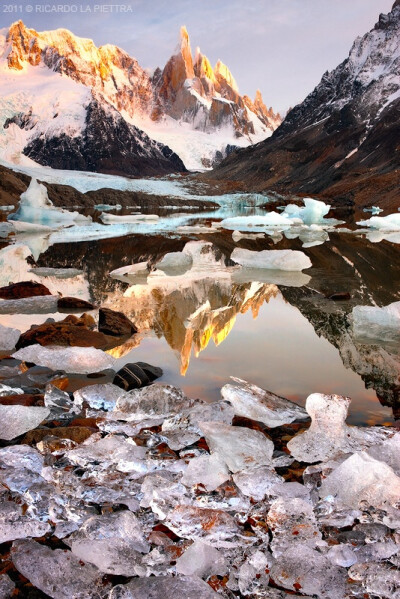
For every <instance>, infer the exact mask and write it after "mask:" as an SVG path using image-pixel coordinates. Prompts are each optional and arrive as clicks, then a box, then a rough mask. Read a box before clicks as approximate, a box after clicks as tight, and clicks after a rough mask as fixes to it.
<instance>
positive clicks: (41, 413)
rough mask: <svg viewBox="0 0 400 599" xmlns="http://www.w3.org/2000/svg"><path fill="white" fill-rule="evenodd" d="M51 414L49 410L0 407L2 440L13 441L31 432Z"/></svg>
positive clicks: (26, 407) (0, 435) (0, 436)
mask: <svg viewBox="0 0 400 599" xmlns="http://www.w3.org/2000/svg"><path fill="white" fill-rule="evenodd" d="M49 414H50V410H49V409H48V408H41V407H28V406H2V405H0V439H4V440H6V441H11V439H15V437H19V435H23V434H24V433H26V432H28V431H31V430H32V429H34V428H36V427H37V426H39V424H40V423H41V422H43V420H45V419H46V418H47V416H48V415H49Z"/></svg>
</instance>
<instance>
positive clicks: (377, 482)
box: [319, 452, 400, 509]
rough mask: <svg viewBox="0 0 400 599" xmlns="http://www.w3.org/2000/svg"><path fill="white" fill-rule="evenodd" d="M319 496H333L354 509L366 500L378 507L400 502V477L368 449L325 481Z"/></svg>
mask: <svg viewBox="0 0 400 599" xmlns="http://www.w3.org/2000/svg"><path fill="white" fill-rule="evenodd" d="M319 495H320V497H322V498H323V497H326V496H328V495H332V496H333V497H334V498H336V499H337V501H338V502H340V503H341V504H342V505H344V506H347V507H350V508H353V509H357V508H358V507H359V505H360V503H361V502H363V501H365V502H367V503H368V505H371V506H373V507H376V508H379V507H384V506H385V505H387V504H388V505H390V504H395V503H397V502H399V499H400V477H398V476H397V475H396V474H395V473H394V471H393V470H392V468H390V466H388V465H387V464H385V463H384V462H380V461H378V460H375V459H374V458H373V457H371V456H370V455H368V454H367V453H366V452H360V453H355V454H353V455H352V456H350V457H349V458H348V459H347V460H345V461H344V462H343V463H342V464H340V466H338V467H337V468H336V469H335V470H333V472H331V473H330V474H329V475H328V476H327V477H326V478H325V479H324V480H323V481H322V484H321V487H320V489H319Z"/></svg>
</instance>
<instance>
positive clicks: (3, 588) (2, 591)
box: [0, 574, 15, 599]
mask: <svg viewBox="0 0 400 599" xmlns="http://www.w3.org/2000/svg"><path fill="white" fill-rule="evenodd" d="M14 589H15V584H14V583H13V581H12V580H11V578H10V577H9V576H7V574H0V598H1V599H11V597H12V594H13V592H14Z"/></svg>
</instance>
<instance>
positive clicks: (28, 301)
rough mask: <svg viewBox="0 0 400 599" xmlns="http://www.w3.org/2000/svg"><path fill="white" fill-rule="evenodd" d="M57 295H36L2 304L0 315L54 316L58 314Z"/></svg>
mask: <svg viewBox="0 0 400 599" xmlns="http://www.w3.org/2000/svg"><path fill="white" fill-rule="evenodd" d="M58 299H59V298H58V296H57V295H36V296H35V297H23V298H22V299H9V300H3V301H1V302H0V314H52V313H54V312H57V302H58Z"/></svg>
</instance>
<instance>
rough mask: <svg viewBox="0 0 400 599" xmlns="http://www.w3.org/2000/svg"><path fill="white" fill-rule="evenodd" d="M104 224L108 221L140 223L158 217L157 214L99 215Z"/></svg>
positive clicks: (154, 219)
mask: <svg viewBox="0 0 400 599" xmlns="http://www.w3.org/2000/svg"><path fill="white" fill-rule="evenodd" d="M100 218H101V220H102V221H103V223H105V224H109V223H140V222H143V221H151V222H153V221H157V220H158V219H159V218H160V217H159V216H158V215H157V214H107V213H104V212H103V213H102V214H101V215H100Z"/></svg>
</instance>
